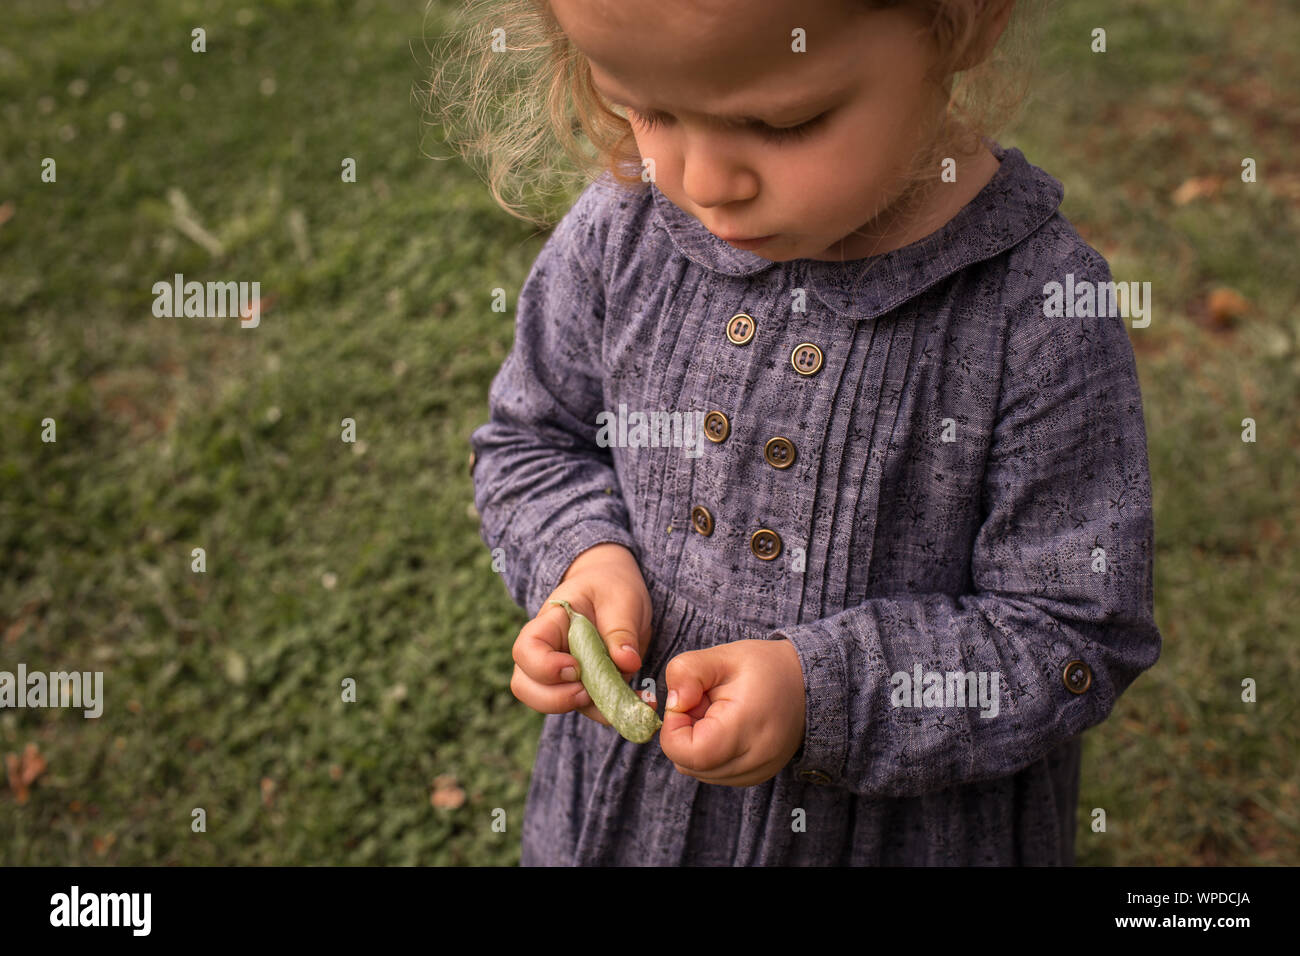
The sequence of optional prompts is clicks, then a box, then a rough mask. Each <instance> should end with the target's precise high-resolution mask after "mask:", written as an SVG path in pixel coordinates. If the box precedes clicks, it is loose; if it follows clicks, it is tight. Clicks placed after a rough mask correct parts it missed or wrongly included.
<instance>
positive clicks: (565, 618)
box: [512, 605, 579, 684]
mask: <svg viewBox="0 0 1300 956" xmlns="http://www.w3.org/2000/svg"><path fill="white" fill-rule="evenodd" d="M568 633H569V615H568V613H567V612H566V611H565V610H564V608H562V607H557V606H555V605H544V606H543V607H542V610H540V611H539V612H538V613H537V616H536V617H535V618H533V619H532V620H531V621H529V622H528V623H527V624H525V625H524V626H523V628H522V629H521V630H520V631H519V636H518V637H517V638H515V645H514V649H513V651H512V656H513V657H514V661H515V663H516V664H517V665H519V668H520V669H521V670H522V671H523V672H524V673H525V674H526V675H528V677H530V678H532V679H533V680H534V681H537V682H538V683H542V684H558V683H560V682H562V681H576V680H577V679H578V676H579V672H578V662H577V661H576V660H574V658H573V655H571V654H570V653H569V652H568V651H569V641H568Z"/></svg>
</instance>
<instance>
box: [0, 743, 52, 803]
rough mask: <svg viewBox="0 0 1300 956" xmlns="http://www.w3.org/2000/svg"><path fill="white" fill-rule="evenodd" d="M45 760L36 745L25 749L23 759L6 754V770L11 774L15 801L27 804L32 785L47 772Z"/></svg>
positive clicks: (16, 755) (10, 782) (10, 786)
mask: <svg viewBox="0 0 1300 956" xmlns="http://www.w3.org/2000/svg"><path fill="white" fill-rule="evenodd" d="M45 767H46V763H45V758H44V757H42V756H41V752H40V749H39V748H38V747H37V746H36V745H35V744H28V745H27V746H26V747H24V748H23V755H22V756H21V757H19V756H18V754H15V753H8V754H5V769H6V770H7V771H8V772H9V789H10V790H12V791H13V792H14V800H15V801H16V802H18V803H20V804H22V803H26V802H27V797H28V793H29V790H30V788H31V785H32V784H34V783H35V782H36V778H37V777H39V776H40V775H41V774H43V773H44V772H45Z"/></svg>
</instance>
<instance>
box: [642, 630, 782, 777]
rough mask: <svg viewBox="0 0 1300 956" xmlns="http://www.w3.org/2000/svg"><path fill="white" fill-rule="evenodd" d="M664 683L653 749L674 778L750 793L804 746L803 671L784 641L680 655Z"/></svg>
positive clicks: (721, 646)
mask: <svg viewBox="0 0 1300 956" xmlns="http://www.w3.org/2000/svg"><path fill="white" fill-rule="evenodd" d="M664 679H665V681H666V683H667V684H668V700H667V702H666V709H665V711H664V725H663V729H661V730H660V731H659V745H660V746H661V747H663V751H664V754H665V755H666V756H667V757H668V759H669V760H671V761H672V762H673V766H675V767H676V768H677V770H678V772H679V773H684V774H687V775H688V776H692V777H696V778H698V779H700V780H703V781H704V782H705V783H715V784H720V785H722V786H726V787H750V786H753V785H754V784H756V783H762V782H763V781H764V780H768V779H770V778H772V777H774V776H776V774H777V773H778V772H779V771H780V770H781V768H782V767H784V766H785V765H786V764H787V763H789V762H790V758H791V757H793V756H794V755H795V753H796V752H797V751H798V750H799V745H800V744H801V743H802V742H803V734H804V690H803V668H802V666H801V665H800V663H799V652H798V651H796V650H795V648H794V645H793V644H791V643H790V642H789V641H788V640H780V641H733V642H732V643H730V644H719V645H718V646H716V647H709V648H705V649H704V650H701V651H688V652H686V653H685V654H678V655H677V656H676V657H674V658H673V659H672V660H671V661H669V662H668V667H667V668H666V669H665V671H664Z"/></svg>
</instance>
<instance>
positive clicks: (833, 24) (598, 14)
mask: <svg viewBox="0 0 1300 956" xmlns="http://www.w3.org/2000/svg"><path fill="white" fill-rule="evenodd" d="M550 6H551V10H552V12H553V13H554V15H555V19H556V20H557V21H558V22H559V24H560V27H561V28H562V29H563V30H564V32H565V34H566V35H567V36H568V37H569V40H570V41H571V42H572V43H573V45H574V46H575V47H576V48H577V49H578V51H579V52H580V53H582V54H583V55H584V56H585V57H586V58H587V60H588V62H589V63H590V64H591V72H592V78H593V79H594V80H595V82H596V85H597V86H598V87H600V88H601V89H602V90H603V91H604V92H606V93H607V94H610V95H611V96H612V98H614V99H616V100H619V101H621V102H624V103H627V104H629V105H641V106H651V107H668V106H673V107H689V108H692V109H700V110H707V111H708V112H709V113H712V114H714V115H718V116H724V115H741V114H749V113H752V112H753V111H754V108H755V107H756V106H757V105H759V104H763V105H766V106H767V107H768V108H769V109H770V108H771V107H772V106H776V107H779V106H780V105H781V104H783V103H790V104H795V103H802V102H804V101H806V100H807V98H808V97H809V96H810V95H816V94H817V93H819V92H823V91H828V90H830V89H832V88H835V87H838V86H843V85H844V84H845V82H846V80H847V79H849V78H850V76H849V75H850V74H854V73H860V72H861V71H862V70H863V67H864V57H870V56H871V54H872V48H873V47H880V48H881V49H879V50H877V53H879V52H883V49H884V44H883V43H882V41H885V40H887V37H884V36H883V35H882V34H881V31H878V30H877V31H872V30H870V29H867V30H864V29H863V28H864V26H868V25H869V24H870V20H869V18H868V17H866V16H863V15H860V14H858V15H855V14H854V12H853V10H854V8H856V9H861V7H862V6H863V5H861V4H847V3H841V2H839V0H832V2H807V0H803V2H794V0H550ZM796 29H802V30H803V36H804V38H805V40H804V46H806V49H807V52H796V51H794V50H792V49H791V47H792V45H793V44H794V41H795V34H794V31H795V30H796ZM886 32H887V31H886ZM873 34H874V36H875V42H874V43H873V42H872V36H873ZM701 104H705V105H701Z"/></svg>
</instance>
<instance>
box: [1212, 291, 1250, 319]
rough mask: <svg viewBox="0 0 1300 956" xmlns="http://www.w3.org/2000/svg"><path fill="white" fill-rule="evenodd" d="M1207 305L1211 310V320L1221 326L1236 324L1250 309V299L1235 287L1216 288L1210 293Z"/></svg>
mask: <svg viewBox="0 0 1300 956" xmlns="http://www.w3.org/2000/svg"><path fill="white" fill-rule="evenodd" d="M1207 305H1208V307H1209V310H1210V321H1211V322H1212V323H1213V324H1214V325H1215V326H1217V327H1219V328H1226V327H1227V326H1230V325H1233V324H1235V323H1236V321H1237V320H1238V319H1240V318H1241V317H1242V316H1243V315H1245V314H1246V313H1247V312H1249V311H1250V300H1249V299H1246V298H1245V297H1244V296H1242V295H1241V294H1240V293H1238V292H1236V291H1234V290H1233V289H1224V288H1219V289H1215V290H1214V291H1213V292H1211V293H1210V298H1209V301H1208V303H1207Z"/></svg>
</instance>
